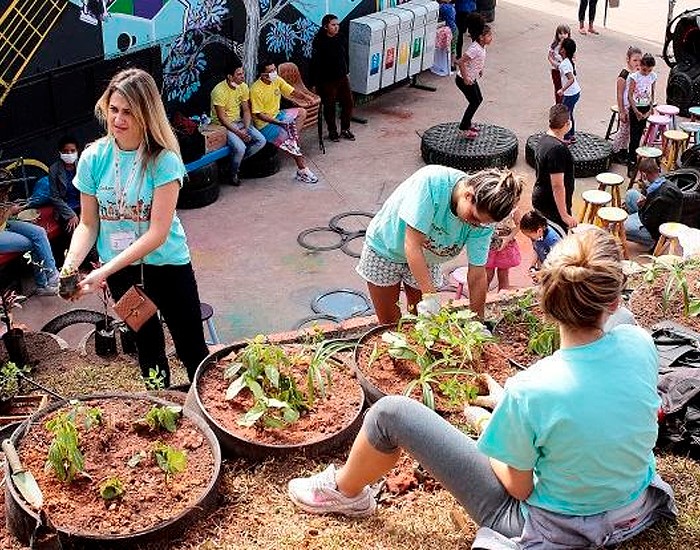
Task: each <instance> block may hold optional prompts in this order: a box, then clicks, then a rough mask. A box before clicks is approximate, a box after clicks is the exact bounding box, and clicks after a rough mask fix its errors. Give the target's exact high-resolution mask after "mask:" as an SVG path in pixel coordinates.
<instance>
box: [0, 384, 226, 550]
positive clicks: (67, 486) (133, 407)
mask: <svg viewBox="0 0 700 550" xmlns="http://www.w3.org/2000/svg"><path fill="white" fill-rule="evenodd" d="M11 439H12V442H13V443H14V446H15V447H16V449H17V452H18V454H19V456H20V459H21V462H22V464H23V467H24V468H25V469H26V470H27V471H30V472H32V474H33V475H34V477H35V478H36V481H37V483H38V485H39V487H40V488H41V489H42V492H43V495H44V509H45V510H47V511H48V512H49V513H50V515H51V520H52V522H53V524H54V525H55V527H56V529H57V530H58V535H59V538H60V539H61V542H62V543H63V546H64V548H66V547H70V548H75V547H80V548H107V547H109V548H116V547H121V548H135V547H140V546H141V545H145V544H149V543H156V544H157V545H161V546H162V545H166V546H167V543H168V541H169V540H170V539H172V538H175V537H177V536H178V535H179V534H180V533H182V532H183V531H184V530H185V529H187V528H189V527H191V525H192V522H193V520H195V519H197V518H200V517H204V516H205V515H206V514H207V513H209V512H210V511H211V510H212V508H213V507H214V506H215V505H216V503H217V500H218V482H219V476H220V472H221V451H220V448H219V445H218V443H217V441H216V438H215V437H214V434H213V433H212V432H211V430H210V429H209V428H208V427H207V425H206V423H205V422H203V421H202V419H201V418H199V417H198V416H196V415H192V414H191V413H189V412H187V411H184V410H183V409H182V407H179V406H175V405H173V404H172V403H169V402H167V401H163V400H161V399H158V398H155V397H152V396H147V395H133V394H132V395H129V394H115V395H96V396H88V397H83V398H80V399H79V400H73V401H70V402H66V401H64V402H61V403H58V404H56V405H53V406H51V407H48V408H46V409H43V410H42V411H40V412H39V413H38V414H36V415H35V416H34V417H33V418H32V419H31V421H28V422H27V424H26V425H25V427H24V429H22V430H17V431H16V432H15V433H14V434H13V436H12V438H11ZM6 468H7V466H6ZM6 475H7V477H6V479H7V480H8V482H7V483H6V500H7V504H6V506H7V524H8V528H9V530H10V532H11V533H12V534H14V535H15V536H16V537H17V538H18V539H20V541H22V542H24V543H25V544H26V543H27V542H28V540H29V537H30V535H31V532H32V530H33V528H34V525H36V517H37V514H36V511H35V510H32V509H31V508H30V507H29V506H28V504H27V503H26V502H25V501H24V499H23V498H22V496H21V494H20V493H19V491H18V490H17V487H16V486H15V485H14V483H12V482H11V481H10V479H11V478H10V474H9V472H8V471H7V470H6Z"/></svg>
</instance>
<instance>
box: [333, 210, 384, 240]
mask: <svg viewBox="0 0 700 550" xmlns="http://www.w3.org/2000/svg"><path fill="white" fill-rule="evenodd" d="M375 215H376V214H374V213H372V212H365V211H364V210H350V211H349V212H343V213H342V214H336V215H335V216H333V217H332V218H331V220H330V221H329V222H328V227H330V228H331V229H332V230H333V231H337V232H338V233H342V234H343V235H346V236H347V237H348V238H350V237H355V236H360V235H364V234H365V233H366V232H367V229H366V225H369V222H370V221H372V218H374V216H375ZM353 219H355V220H356V221H357V222H358V223H359V224H360V225H362V226H363V227H362V229H355V230H353V229H350V228H349V227H348V226H350V225H352V221H353ZM363 222H366V224H365V223H363Z"/></svg>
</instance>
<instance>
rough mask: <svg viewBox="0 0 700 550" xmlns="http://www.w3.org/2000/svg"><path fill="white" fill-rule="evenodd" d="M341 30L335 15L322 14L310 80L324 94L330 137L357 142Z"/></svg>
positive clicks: (333, 139) (314, 45)
mask: <svg viewBox="0 0 700 550" xmlns="http://www.w3.org/2000/svg"><path fill="white" fill-rule="evenodd" d="M339 30H340V23H339V22H338V18H337V17H336V16H335V15H333V14H332V13H329V14H327V15H324V16H323V19H322V20H321V28H320V29H319V31H318V33H316V36H315V37H314V42H313V53H312V54H311V67H310V75H309V80H310V82H311V86H312V88H311V89H312V90H314V91H316V92H317V93H318V95H320V96H321V102H322V103H323V116H324V117H325V118H326V124H327V125H328V137H329V138H330V140H331V141H340V138H341V137H342V138H344V139H347V140H350V141H355V136H354V135H353V133H352V132H351V131H350V118H351V117H352V107H353V103H352V92H351V91H350V80H349V79H348V72H349V70H348V53H347V49H346V47H345V44H344V42H343V38H342V37H341V35H340V34H339ZM336 102H338V103H340V134H338V127H337V126H336V123H335V104H336Z"/></svg>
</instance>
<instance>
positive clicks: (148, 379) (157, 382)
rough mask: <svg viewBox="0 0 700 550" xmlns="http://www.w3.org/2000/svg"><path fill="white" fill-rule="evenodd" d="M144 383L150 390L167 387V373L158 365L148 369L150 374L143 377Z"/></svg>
mask: <svg viewBox="0 0 700 550" xmlns="http://www.w3.org/2000/svg"><path fill="white" fill-rule="evenodd" d="M143 384H144V386H146V389H147V390H149V391H160V390H164V389H165V373H164V372H163V371H162V370H160V369H159V368H158V367H155V368H150V369H148V376H145V377H143Z"/></svg>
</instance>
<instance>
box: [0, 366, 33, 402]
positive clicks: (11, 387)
mask: <svg viewBox="0 0 700 550" xmlns="http://www.w3.org/2000/svg"><path fill="white" fill-rule="evenodd" d="M27 373H29V367H27V366H24V367H18V366H17V365H16V364H15V363H13V362H12V361H8V362H7V363H5V364H4V365H3V366H2V367H0V401H6V400H8V399H12V398H13V397H14V396H15V395H17V394H18V393H19V381H20V375H22V374H27Z"/></svg>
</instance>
